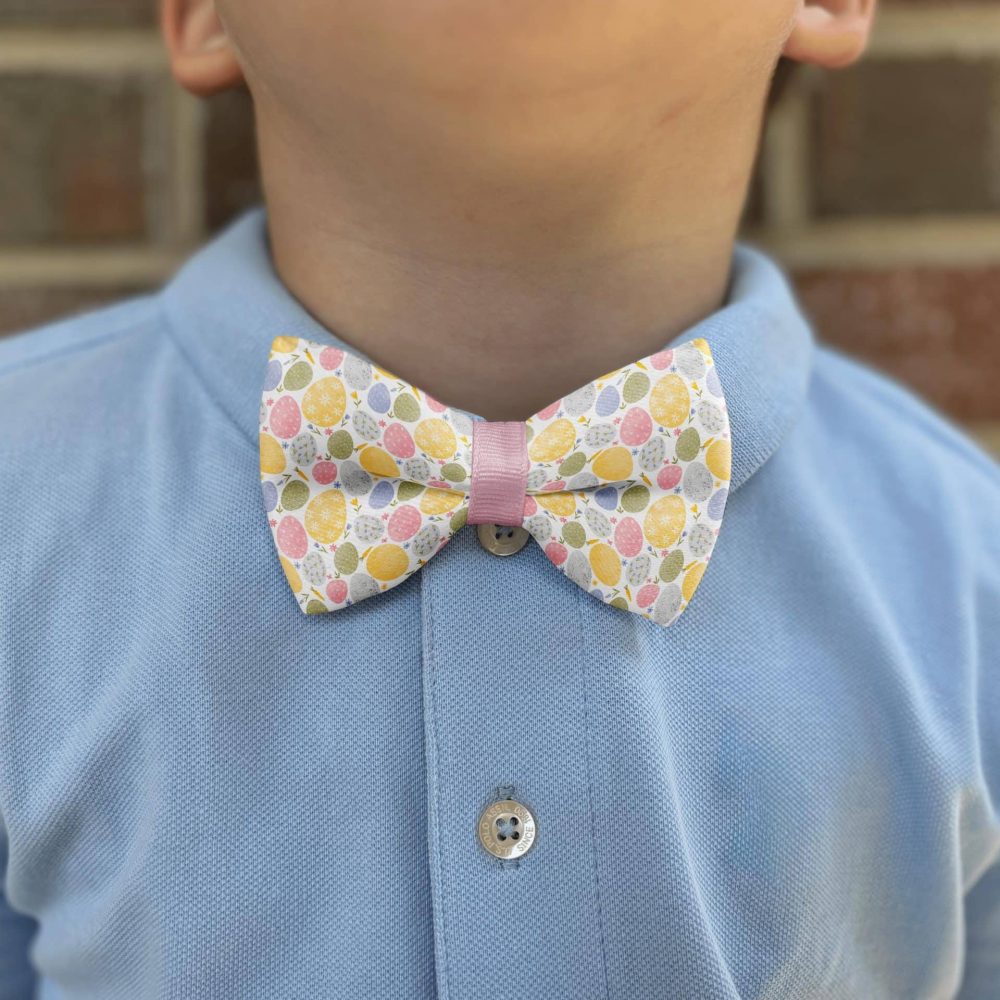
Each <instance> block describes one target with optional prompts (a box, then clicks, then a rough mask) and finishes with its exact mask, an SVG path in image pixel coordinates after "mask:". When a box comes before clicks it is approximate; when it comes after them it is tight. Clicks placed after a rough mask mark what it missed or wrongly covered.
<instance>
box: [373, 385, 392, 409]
mask: <svg viewBox="0 0 1000 1000" xmlns="http://www.w3.org/2000/svg"><path fill="white" fill-rule="evenodd" d="M368 405H369V406H370V407H371V408H372V409H373V410H374V411H375V412H376V413H388V412H389V407H390V406H391V405H392V400H391V399H390V398H389V390H388V389H387V388H386V385H385V383H384V382H376V383H375V384H374V385H373V386H372V387H371V389H370V390H369V391H368Z"/></svg>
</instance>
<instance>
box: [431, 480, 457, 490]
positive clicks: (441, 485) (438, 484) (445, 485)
mask: <svg viewBox="0 0 1000 1000" xmlns="http://www.w3.org/2000/svg"><path fill="white" fill-rule="evenodd" d="M427 485H428V486H433V487H434V488H435V489H439V490H450V489H451V483H449V482H448V480H447V479H428V480H427Z"/></svg>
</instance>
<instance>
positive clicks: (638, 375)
mask: <svg viewBox="0 0 1000 1000" xmlns="http://www.w3.org/2000/svg"><path fill="white" fill-rule="evenodd" d="M647 392H649V376H648V375H647V374H646V373H645V372H632V374H631V375H629V377H628V378H627V379H625V385H623V386H622V399H623V400H625V402H626V403H638V402H639V400H640V399H642V398H644V397H645V395H646V393H647Z"/></svg>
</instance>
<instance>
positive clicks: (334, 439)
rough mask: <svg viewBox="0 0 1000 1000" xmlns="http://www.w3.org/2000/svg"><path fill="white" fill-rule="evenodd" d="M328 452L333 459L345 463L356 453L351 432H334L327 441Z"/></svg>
mask: <svg viewBox="0 0 1000 1000" xmlns="http://www.w3.org/2000/svg"><path fill="white" fill-rule="evenodd" d="M326 451H327V454H328V455H329V456H330V457H331V458H339V459H340V460H341V461H343V460H344V459H345V458H350V457H351V455H352V454H353V453H354V438H352V437H351V432H350V431H334V432H333V433H332V434H331V435H330V436H329V437H328V438H327V440H326Z"/></svg>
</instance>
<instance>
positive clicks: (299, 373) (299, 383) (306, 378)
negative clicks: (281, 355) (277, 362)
mask: <svg viewBox="0 0 1000 1000" xmlns="http://www.w3.org/2000/svg"><path fill="white" fill-rule="evenodd" d="M312 377H313V371H312V365H310V364H309V362H308V361H296V362H295V364H294V365H292V367H291V368H289V369H288V371H287V372H285V380H284V386H285V391H286V392H297V391H298V390H299V389H304V388H305V387H306V386H307V385H308V384H309V383H310V382H311V381H312Z"/></svg>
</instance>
